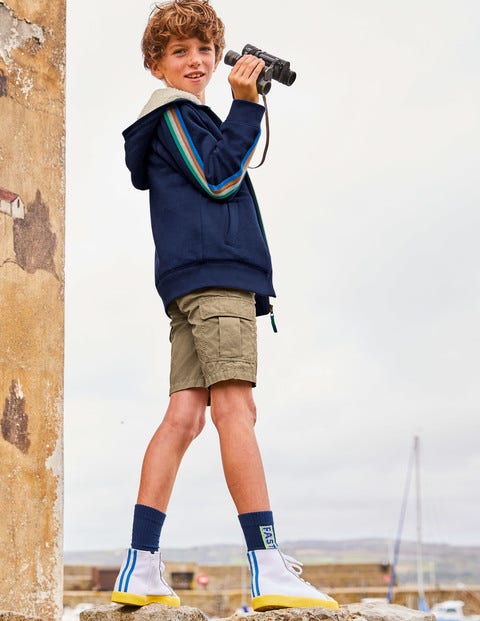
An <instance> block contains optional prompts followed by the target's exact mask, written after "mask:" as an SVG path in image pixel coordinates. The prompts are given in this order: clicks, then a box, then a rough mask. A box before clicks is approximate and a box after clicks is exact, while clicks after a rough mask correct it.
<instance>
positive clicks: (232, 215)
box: [225, 202, 239, 246]
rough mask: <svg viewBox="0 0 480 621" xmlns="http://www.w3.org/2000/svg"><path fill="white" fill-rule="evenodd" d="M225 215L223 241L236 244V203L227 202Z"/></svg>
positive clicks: (237, 205)
mask: <svg viewBox="0 0 480 621" xmlns="http://www.w3.org/2000/svg"><path fill="white" fill-rule="evenodd" d="M225 207H226V216H225V243H226V244H227V245H228V246H238V209H239V204H238V203H235V202H233V203H227V204H226V205H225Z"/></svg>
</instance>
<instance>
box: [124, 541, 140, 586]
mask: <svg viewBox="0 0 480 621" xmlns="http://www.w3.org/2000/svg"><path fill="white" fill-rule="evenodd" d="M137 554H138V552H137V550H134V551H133V561H132V566H131V568H130V571H129V572H128V576H127V581H126V583H125V591H128V585H129V583H130V578H131V577H132V572H133V570H134V569H135V565H136V564H137Z"/></svg>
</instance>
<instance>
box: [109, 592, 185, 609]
mask: <svg viewBox="0 0 480 621" xmlns="http://www.w3.org/2000/svg"><path fill="white" fill-rule="evenodd" d="M112 602H114V603H115V604H126V605H127V606H146V605H147V604H164V605H165V606H180V598H179V597H175V596H174V595H135V594H134V593H122V592H121V591H114V592H113V593H112Z"/></svg>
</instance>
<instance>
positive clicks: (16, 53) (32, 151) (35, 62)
mask: <svg viewBox="0 0 480 621" xmlns="http://www.w3.org/2000/svg"><path fill="white" fill-rule="evenodd" d="M64 51H65V4H64V0H5V1H2V0H0V203H1V205H0V207H1V208H0V431H1V433H0V463H1V469H0V515H1V519H0V549H1V550H2V563H1V564H0V600H1V607H2V609H4V610H10V611H12V612H18V613H22V614H23V615H30V616H37V617H40V618H42V619H44V620H53V619H58V618H60V615H61V610H62V552H61V550H62V522H63V517H62V505H63V500H62V485H63V481H62V475H63V465H62V456H63V450H62V437H63V433H62V420H63V326H64V318H63V313H64V282H63V276H64V274H63V272H64V185H65V183H64V135H65V132H64V125H65V123H64V69H65V64H64Z"/></svg>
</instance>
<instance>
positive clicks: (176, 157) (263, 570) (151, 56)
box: [112, 0, 338, 610]
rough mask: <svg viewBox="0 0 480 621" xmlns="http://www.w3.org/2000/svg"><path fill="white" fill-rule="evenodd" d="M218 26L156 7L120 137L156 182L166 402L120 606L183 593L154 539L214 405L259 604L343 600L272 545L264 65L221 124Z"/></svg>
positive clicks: (197, 7)
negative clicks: (255, 178) (259, 180)
mask: <svg viewBox="0 0 480 621" xmlns="http://www.w3.org/2000/svg"><path fill="white" fill-rule="evenodd" d="M223 31H224V28H223V24H222V22H221V21H220V19H219V18H218V17H217V15H216V14H215V12H214V10H213V9H212V8H211V6H210V5H209V3H208V0H173V1H171V2H167V3H164V4H161V5H157V6H156V8H155V9H154V11H153V13H152V15H151V16H150V20H149V23H148V25H147V28H146V30H145V33H144V36H143V41H142V50H143V55H144V64H145V66H146V67H147V68H148V69H149V70H150V71H151V73H152V74H153V75H154V76H155V77H157V78H159V79H160V80H162V81H163V82H164V83H165V85H166V87H167V88H164V89H160V90H158V91H155V93H154V94H153V95H152V97H151V99H150V101H149V102H148V104H147V105H146V107H145V108H144V110H143V112H142V114H141V116H140V118H139V120H137V122H136V123H134V124H133V125H132V126H130V127H129V128H128V129H127V130H125V132H124V137H125V142H126V161H127V165H128V167H129V169H130V171H131V173H132V181H133V184H134V186H135V187H137V188H139V189H148V190H149V194H150V210H151V220H152V231H153V237H154V241H155V251H156V252H155V280H156V287H157V289H158V292H159V294H160V296H161V298H162V300H163V303H164V306H165V310H166V312H167V314H168V316H169V317H170V319H171V337H170V340H171V347H172V351H171V372H170V402H169V405H168V408H167V412H166V414H165V417H164V419H163V421H162V423H161V425H160V427H159V428H158V430H157V431H156V433H155V435H154V436H153V438H152V440H151V442H150V444H149V446H148V448H147V451H146V454H145V458H144V462H143V467H142V474H141V480H140V488H139V493H138V499H137V504H136V505H135V510H134V520H133V532H132V544H131V548H130V549H129V550H128V551H127V553H126V556H125V559H124V561H123V564H122V567H121V569H120V573H119V575H118V578H117V581H116V584H115V589H114V592H113V595H112V601H114V602H118V603H123V604H131V605H144V604H148V603H151V602H161V603H163V604H167V605H170V606H178V605H179V604H180V600H179V598H178V597H177V595H176V594H175V593H174V592H173V591H172V589H171V588H170V587H169V585H168V584H167V582H166V581H165V578H164V565H163V563H162V561H161V556H160V552H159V540H160V533H161V529H162V525H163V522H164V519H165V512H166V509H167V505H168V501H169V499H170V494H171V491H172V488H173V484H174V480H175V477H176V473H177V470H178V467H179V465H180V462H181V459H182V457H183V455H184V453H185V451H186V449H187V448H188V446H189V444H190V443H191V442H192V441H193V439H194V438H195V437H197V436H198V434H199V433H200V432H201V430H202V428H203V426H204V423H205V410H206V407H207V405H208V404H210V406H211V416H212V420H213V422H214V424H215V426H216V429H217V431H218V434H219V440H220V449H221V455H222V464H223V469H224V474H225V478H226V481H227V485H228V488H229V491H230V493H231V496H232V499H233V501H234V503H235V506H236V509H237V511H238V513H239V520H240V524H241V526H242V529H243V532H244V535H245V539H246V543H247V548H248V560H249V564H250V569H251V573H252V597H253V608H254V609H255V610H268V609H270V608H282V607H311V606H323V607H326V608H331V609H336V608H338V604H337V602H335V600H333V599H332V598H330V597H329V596H328V595H325V594H324V593H321V592H319V591H317V589H315V588H314V587H313V586H311V585H310V584H308V583H306V582H304V581H303V580H302V579H301V578H300V577H299V574H300V573H301V568H300V566H299V563H298V562H297V561H295V560H294V559H291V558H289V557H287V556H285V555H283V554H282V553H281V552H280V550H279V549H278V547H277V543H276V539H275V529H274V522H273V515H272V512H271V509H270V503H269V499H268V492H267V485H266V482H265V475H264V471H263V466H262V460H261V456H260V452H259V449H258V445H257V441H256V438H255V433H254V425H255V419H256V412H255V405H254V401H253V397H252V386H254V385H255V382H256V324H255V321H256V320H255V315H256V314H257V315H262V314H267V313H268V312H269V300H268V297H269V296H274V295H275V292H274V289H273V284H272V266H271V259H270V253H269V250H268V246H267V242H266V238H265V235H264V232H263V226H262V222H261V218H260V213H259V210H258V205H257V202H256V199H255V194H254V192H253V188H252V185H251V183H250V180H249V178H248V175H247V174H246V170H247V167H248V163H249V161H250V159H251V157H252V155H253V152H254V149H255V146H256V144H257V141H258V138H259V135H260V123H261V120H262V116H263V113H264V108H263V107H262V106H261V105H259V104H258V94H257V89H256V81H257V78H258V76H259V74H260V72H261V70H262V68H263V67H264V62H263V61H262V60H260V59H258V58H256V57H254V56H244V57H242V58H241V59H240V60H239V61H238V62H237V64H236V65H235V66H234V67H233V69H232V71H231V73H230V76H229V83H230V86H231V89H232V93H233V97H234V100H233V102H232V106H231V109H230V113H229V114H228V117H227V119H226V120H225V122H223V123H222V122H221V121H220V120H219V119H218V117H217V116H216V115H215V114H214V113H213V112H212V111H211V110H210V109H209V108H208V107H206V106H205V89H206V86H207V84H208V83H209V81H210V78H211V77H212V74H213V72H214V70H215V68H216V67H217V65H218V63H219V61H220V59H221V55H222V51H223V48H224V39H223Z"/></svg>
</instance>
